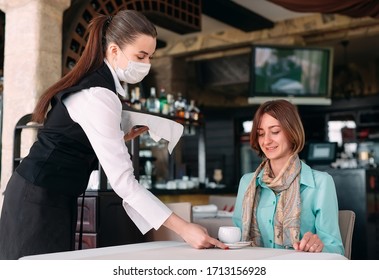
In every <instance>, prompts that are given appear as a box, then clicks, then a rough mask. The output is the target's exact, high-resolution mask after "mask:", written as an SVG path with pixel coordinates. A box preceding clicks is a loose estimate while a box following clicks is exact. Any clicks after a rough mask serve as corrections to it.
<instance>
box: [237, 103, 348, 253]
mask: <svg viewBox="0 0 379 280" xmlns="http://www.w3.org/2000/svg"><path fill="white" fill-rule="evenodd" d="M304 141H305V135H304V129H303V125H302V122H301V119H300V116H299V114H298V111H297V108H296V107H295V106H294V105H293V104H291V103H290V102H288V101H285V100H274V101H268V102H266V103H264V104H262V105H261V106H260V107H259V108H258V110H257V112H256V113H255V116H254V119H253V128H252V130H251V134H250V145H251V147H252V148H253V149H254V150H255V151H256V152H257V153H258V155H259V156H260V157H261V158H262V159H263V161H262V163H261V164H260V166H259V167H258V168H257V170H255V172H254V173H248V174H245V175H244V176H243V177H242V178H241V180H240V184H239V189H238V195H237V200H236V205H235V210H234V214H233V223H234V224H235V225H236V226H238V227H239V228H241V231H242V240H243V241H248V240H251V241H252V243H253V246H259V247H270V248H286V249H289V248H292V249H295V250H300V251H305V252H329V253H338V254H341V255H343V254H344V248H343V245H342V240H341V235H340V230H339V225H338V202H337V195H336V190H335V185H334V181H333V178H332V177H331V176H330V175H329V174H328V173H326V172H320V171H317V170H313V169H311V168H310V167H309V166H308V165H307V164H305V163H304V162H302V161H300V159H299V156H298V153H299V152H300V151H301V150H302V149H303V147H304Z"/></svg>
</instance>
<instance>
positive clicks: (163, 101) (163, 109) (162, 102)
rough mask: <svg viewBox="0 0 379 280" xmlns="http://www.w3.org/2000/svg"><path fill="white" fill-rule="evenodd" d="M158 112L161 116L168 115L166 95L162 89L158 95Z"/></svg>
mask: <svg viewBox="0 0 379 280" xmlns="http://www.w3.org/2000/svg"><path fill="white" fill-rule="evenodd" d="M159 102H160V112H161V114H163V115H168V104H167V94H166V90H165V89H164V88H161V91H160V93H159Z"/></svg>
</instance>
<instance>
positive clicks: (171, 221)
mask: <svg viewBox="0 0 379 280" xmlns="http://www.w3.org/2000/svg"><path fill="white" fill-rule="evenodd" d="M164 226H166V227H168V228H169V229H171V230H173V231H174V232H176V233H177V234H178V235H180V237H181V238H183V240H184V241H185V242H187V243H188V244H189V245H191V246H192V247H193V248H196V249H206V248H214V247H219V248H221V249H228V246H226V245H225V244H224V243H222V242H221V241H219V240H217V239H215V238H213V237H210V236H209V235H208V232H207V230H206V229H205V228H204V227H202V226H200V225H198V224H194V223H189V222H187V221H185V220H183V219H182V218H180V217H179V216H177V215H176V214H174V213H172V214H171V216H170V217H169V218H168V219H167V220H166V222H165V223H164Z"/></svg>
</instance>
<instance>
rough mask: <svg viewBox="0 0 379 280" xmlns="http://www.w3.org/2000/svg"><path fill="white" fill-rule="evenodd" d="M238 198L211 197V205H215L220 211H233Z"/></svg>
mask: <svg viewBox="0 0 379 280" xmlns="http://www.w3.org/2000/svg"><path fill="white" fill-rule="evenodd" d="M235 203H236V196H226V195H210V196H209V204H215V205H216V206H217V208H218V210H225V211H233V210H234V204H235Z"/></svg>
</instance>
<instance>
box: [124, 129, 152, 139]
mask: <svg viewBox="0 0 379 280" xmlns="http://www.w3.org/2000/svg"><path fill="white" fill-rule="evenodd" d="M148 130H149V128H148V127H147V126H138V127H137V126H134V127H133V128H132V130H131V131H129V132H128V133H127V134H125V135H124V140H125V142H126V141H130V140H132V139H134V138H136V137H137V136H140V135H141V134H142V133H144V132H145V131H148Z"/></svg>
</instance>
